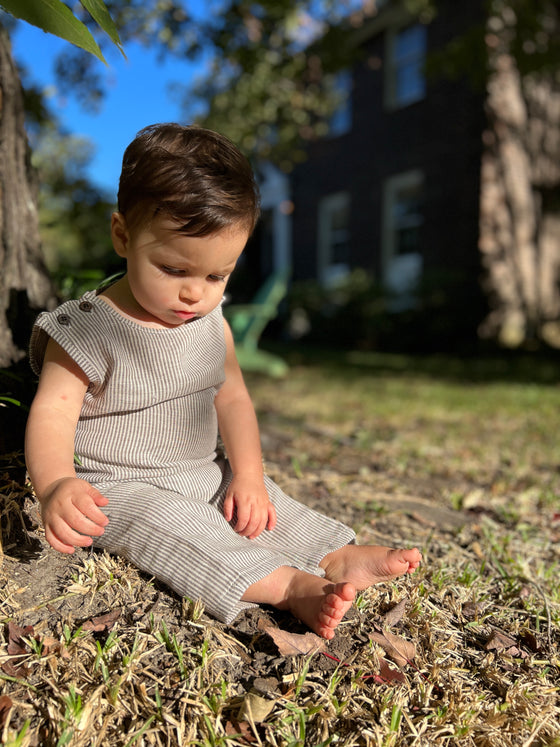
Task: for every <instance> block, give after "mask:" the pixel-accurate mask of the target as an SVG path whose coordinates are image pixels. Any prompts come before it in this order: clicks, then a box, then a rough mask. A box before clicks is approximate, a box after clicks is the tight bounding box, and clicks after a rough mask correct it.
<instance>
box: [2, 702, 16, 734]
mask: <svg viewBox="0 0 560 747" xmlns="http://www.w3.org/2000/svg"><path fill="white" fill-rule="evenodd" d="M13 705H14V703H13V700H12V699H11V698H10V697H8V695H0V731H2V730H3V728H4V726H5V725H6V723H7V721H8V716H9V714H10V711H11V709H12V706H13Z"/></svg>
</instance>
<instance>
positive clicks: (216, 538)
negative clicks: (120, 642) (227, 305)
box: [30, 292, 355, 622]
mask: <svg viewBox="0 0 560 747" xmlns="http://www.w3.org/2000/svg"><path fill="white" fill-rule="evenodd" d="M49 337H52V338H53V339H54V340H56V342H58V343H59V344H60V345H61V346H62V347H63V348H64V349H65V350H66V352H67V353H68V354H69V355H70V356H71V357H72V358H73V360H75V361H76V362H77V363H78V365H79V366H80V367H81V368H82V370H83V371H84V372H85V374H86V376H87V377H88V379H89V381H90V384H89V386H88V390H87V392H86V395H85V398H84V403H83V407H82V412H81V416H80V420H79V423H78V427H77V431H76V440H75V450H76V453H77V455H78V456H79V459H80V462H81V466H79V467H78V468H77V471H78V474H79V476H80V477H81V478H83V479H85V480H88V481H89V482H90V483H91V484H93V485H95V486H96V487H97V488H98V489H99V490H100V491H101V492H102V493H103V494H104V495H106V496H107V498H108V499H109V504H108V506H107V507H106V508H104V509H103V510H104V511H105V513H106V514H107V516H108V517H109V520H110V521H109V525H108V527H107V528H106V530H105V533H104V535H103V536H102V537H100V538H98V539H96V545H97V546H99V547H103V548H106V549H107V550H108V551H110V552H113V553H117V554H120V555H122V556H124V557H126V558H128V559H129V560H130V561H131V562H133V563H134V564H135V565H137V566H138V567H139V568H141V569H142V570H144V571H146V572H148V573H150V574H152V575H154V576H156V577H158V578H159V579H161V580H162V581H164V582H165V583H167V584H168V585H169V586H170V587H171V588H172V589H174V590H175V591H176V592H177V593H179V594H180V595H183V596H188V597H190V598H191V599H201V600H202V601H203V603H204V605H205V608H206V610H207V611H208V612H210V613H211V614H213V615H214V616H215V617H217V618H218V619H219V620H222V621H224V622H231V621H232V620H233V619H234V618H235V616H236V615H237V614H238V613H239V611H240V610H241V609H243V608H244V607H247V606H250V605H248V604H246V603H244V602H241V596H242V595H243V593H244V591H245V590H246V589H247V587H248V586H250V585H251V584H253V583H255V582H256V581H258V580H260V579H262V578H264V577H265V576H267V575H268V574H269V573H271V572H272V571H274V570H275V569H277V568H279V567H281V566H285V565H288V566H292V567H295V568H300V569H301V570H305V571H308V572H310V573H314V574H316V575H323V572H322V569H321V568H319V566H318V564H319V562H320V560H321V559H322V558H323V557H324V556H325V555H326V554H327V553H328V552H331V551H332V550H335V549H338V548H339V547H342V546H343V545H345V544H347V543H349V542H353V541H354V540H355V535H354V532H353V531H352V530H351V529H350V528H349V527H346V526H345V525H343V524H341V523H340V522H338V521H335V520H334V519H331V518H329V517H327V516H323V515H322V514H319V513H317V512H315V511H313V510H312V509H310V508H308V507H306V506H304V505H302V504H300V503H298V502H296V501H294V500H292V499H291V498H289V497H288V496H286V495H285V494H284V493H283V492H282V490H281V489H280V488H279V487H278V486H277V485H276V484H275V483H274V482H273V481H272V480H270V479H269V478H268V477H267V478H266V486H267V490H268V493H269V496H270V499H271V501H272V502H273V503H274V505H275V508H276V511H277V514H278V524H277V527H276V528H275V529H274V530H273V531H272V532H267V531H265V532H263V533H262V534H261V535H260V536H259V537H258V538H257V539H256V540H249V539H247V538H245V537H241V536H240V535H238V534H237V533H236V532H235V531H234V530H233V528H232V526H231V525H230V524H229V523H228V522H226V520H225V519H224V517H223V512H222V505H223V500H224V496H225V491H226V489H227V486H228V484H229V482H230V481H231V470H230V468H229V464H228V462H227V459H225V458H224V457H223V455H221V454H218V453H217V450H216V446H217V439H218V425H217V418H216V411H215V408H214V397H215V395H216V393H217V391H218V390H219V388H220V386H221V384H222V383H223V381H224V361H225V340H224V334H223V317H222V310H221V307H218V308H217V309H215V310H214V311H212V312H211V313H210V314H208V315H207V316H206V317H203V318H201V319H197V320H196V321H193V322H189V323H187V324H183V325H181V326H179V327H175V328H172V329H152V328H147V327H143V326H141V325H138V324H136V323H135V322H133V321H132V320H130V319H127V318H125V317H123V316H121V315H120V314H119V313H118V312H117V311H116V309H114V308H113V307H112V306H110V305H109V304H108V303H107V302H106V301H104V300H103V298H102V297H101V296H98V295H96V293H95V292H88V293H86V294H85V295H84V296H83V297H82V298H81V299H79V300H76V301H69V302H67V303H65V304H63V305H62V306H60V307H59V308H58V309H57V310H56V311H53V312H45V313H43V314H41V315H40V316H39V318H38V319H37V322H36V324H35V327H34V329H33V334H32V338H31V346H30V359H31V365H32V367H33V370H34V371H35V372H36V373H39V372H40V369H41V365H42V361H43V357H44V352H45V348H46V344H47V341H48V338H49ZM233 521H235V517H234V520H233Z"/></svg>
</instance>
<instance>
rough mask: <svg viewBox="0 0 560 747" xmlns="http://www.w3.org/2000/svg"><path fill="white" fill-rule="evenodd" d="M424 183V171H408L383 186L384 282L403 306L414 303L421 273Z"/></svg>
mask: <svg viewBox="0 0 560 747" xmlns="http://www.w3.org/2000/svg"><path fill="white" fill-rule="evenodd" d="M423 185H424V177H423V174H422V172H421V171H408V172H405V173H404V174H397V175H396V176H392V177H391V178H390V179H388V180H387V181H386V182H385V185H384V190H383V237H382V272H383V282H384V284H385V286H386V288H387V289H388V290H389V291H391V292H392V293H393V294H394V296H395V299H398V301H396V303H398V305H399V307H400V308H401V309H402V308H407V307H409V306H411V305H412V304H413V294H414V290H415V288H416V286H417V285H418V282H419V280H420V278H421V275H422V246H421V229H422V225H423V223H424V217H423V213H422V203H423Z"/></svg>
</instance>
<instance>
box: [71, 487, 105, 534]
mask: <svg viewBox="0 0 560 747" xmlns="http://www.w3.org/2000/svg"><path fill="white" fill-rule="evenodd" d="M100 495H101V493H100ZM74 509H75V511H74V512H73V514H72V519H71V521H69V524H71V525H72V526H75V522H76V520H78V519H79V518H80V517H84V516H85V517H87V519H89V521H91V522H93V523H94V524H96V525H99V526H100V527H105V526H107V524H108V523H109V519H108V518H107V517H106V516H105V514H104V513H103V511H102V510H101V509H100V508H99V507H98V506H97V504H96V503H94V501H93V499H92V496H90V495H86V496H85V497H82V496H80V497H79V498H78V499H76V500H75V501H74ZM80 531H82V530H81V529H80ZM88 531H89V530H88Z"/></svg>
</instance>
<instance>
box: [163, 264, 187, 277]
mask: <svg viewBox="0 0 560 747" xmlns="http://www.w3.org/2000/svg"><path fill="white" fill-rule="evenodd" d="M161 269H162V272H165V274H166V275H184V274H185V271H184V270H179V269H178V268H177V267H168V266H167V265H162V268H161Z"/></svg>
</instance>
